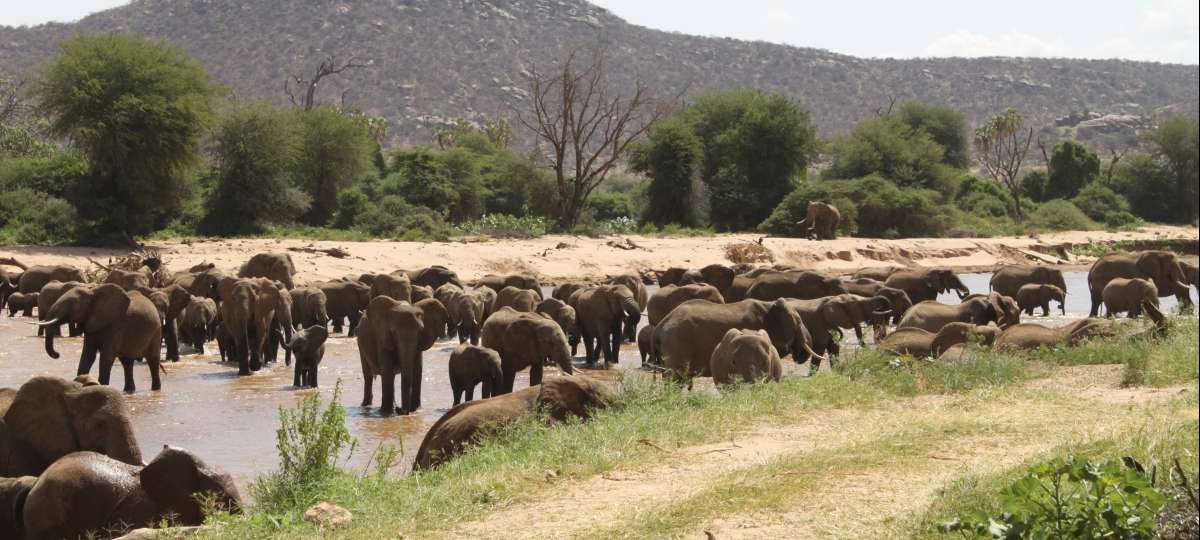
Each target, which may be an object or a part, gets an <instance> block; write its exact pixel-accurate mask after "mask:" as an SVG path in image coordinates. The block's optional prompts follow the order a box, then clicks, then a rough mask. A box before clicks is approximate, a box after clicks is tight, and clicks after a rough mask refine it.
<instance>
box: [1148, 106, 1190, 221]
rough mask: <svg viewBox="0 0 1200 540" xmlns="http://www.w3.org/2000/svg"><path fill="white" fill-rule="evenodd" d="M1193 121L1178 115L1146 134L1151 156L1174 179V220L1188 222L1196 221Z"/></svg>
mask: <svg viewBox="0 0 1200 540" xmlns="http://www.w3.org/2000/svg"><path fill="white" fill-rule="evenodd" d="M1198 125H1200V124H1198V123H1197V121H1196V120H1188V119H1187V118H1184V117H1181V116H1175V117H1172V118H1170V119H1168V120H1166V121H1164V122H1163V123H1162V124H1160V125H1159V126H1158V127H1157V128H1155V129H1154V130H1153V131H1151V132H1150V133H1149V134H1148V135H1147V137H1146V138H1147V139H1148V140H1149V141H1150V143H1151V144H1153V145H1154V147H1155V149H1154V155H1155V157H1157V158H1158V159H1160V160H1162V161H1163V164H1164V165H1165V166H1166V167H1167V169H1168V170H1170V171H1171V176H1172V177H1173V178H1172V180H1174V188H1175V189H1174V194H1173V195H1174V196H1173V198H1174V203H1175V209H1174V216H1173V217H1174V221H1176V222H1179V223H1192V222H1194V221H1196V214H1197V204H1198V203H1197V196H1198V195H1200V193H1198V182H1200V164H1198V163H1197V152H1200V148H1198V147H1197V126H1198Z"/></svg>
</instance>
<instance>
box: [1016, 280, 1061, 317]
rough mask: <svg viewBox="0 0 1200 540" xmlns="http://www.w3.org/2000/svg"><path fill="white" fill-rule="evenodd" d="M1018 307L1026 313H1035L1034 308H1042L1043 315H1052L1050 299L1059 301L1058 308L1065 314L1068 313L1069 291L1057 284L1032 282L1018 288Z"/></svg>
mask: <svg viewBox="0 0 1200 540" xmlns="http://www.w3.org/2000/svg"><path fill="white" fill-rule="evenodd" d="M1015 299H1016V301H1017V307H1018V308H1020V309H1021V311H1023V312H1025V314H1026V315H1033V310H1034V309H1036V308H1039V307H1040V308H1042V316H1043V317H1049V316H1050V301H1051V300H1053V301H1055V302H1058V309H1059V311H1061V312H1062V314H1063V315H1066V314H1067V293H1066V291H1064V290H1062V289H1060V288H1059V287H1058V286H1057V285H1046V284H1043V283H1030V284H1028V285H1022V286H1021V288H1020V289H1017V296H1016V297H1015Z"/></svg>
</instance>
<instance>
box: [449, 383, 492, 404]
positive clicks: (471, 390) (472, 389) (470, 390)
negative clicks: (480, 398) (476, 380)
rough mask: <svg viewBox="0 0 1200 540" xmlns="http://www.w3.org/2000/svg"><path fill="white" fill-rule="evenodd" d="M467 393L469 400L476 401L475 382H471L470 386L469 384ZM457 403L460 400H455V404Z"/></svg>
mask: <svg viewBox="0 0 1200 540" xmlns="http://www.w3.org/2000/svg"><path fill="white" fill-rule="evenodd" d="M465 393H466V395H467V401H474V400H475V384H471V385H470V386H468V387H467V389H466V392H465ZM484 397H487V396H484ZM455 399H458V398H457V397H456V398H455ZM457 403H458V402H457V401H455V404H457Z"/></svg>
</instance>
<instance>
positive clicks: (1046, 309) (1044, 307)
mask: <svg viewBox="0 0 1200 540" xmlns="http://www.w3.org/2000/svg"><path fill="white" fill-rule="evenodd" d="M1029 311H1033V310H1032V309H1031V310H1029ZM1030 315H1033V313H1030ZM1042 316H1043V317H1049V316H1050V302H1049V301H1046V303H1045V304H1042Z"/></svg>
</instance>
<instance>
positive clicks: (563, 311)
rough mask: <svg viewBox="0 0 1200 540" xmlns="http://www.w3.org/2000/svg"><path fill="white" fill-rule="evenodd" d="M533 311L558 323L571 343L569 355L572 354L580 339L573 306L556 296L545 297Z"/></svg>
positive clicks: (577, 321)
mask: <svg viewBox="0 0 1200 540" xmlns="http://www.w3.org/2000/svg"><path fill="white" fill-rule="evenodd" d="M534 312H535V313H541V314H543V315H545V316H547V317H550V318H551V319H552V320H553V321H554V322H556V323H558V327H559V328H562V331H563V333H564V334H566V335H567V341H568V342H569V343H570V344H571V356H574V355H575V350H576V347H577V346H578V345H579V340H580V337H579V320H578V316H577V315H576V313H575V308H573V307H571V306H569V305H567V303H566V302H563V301H562V300H559V299H557V298H547V299H545V300H542V301H541V303H539V304H538V305H537V307H536V308H535V309H534Z"/></svg>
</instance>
